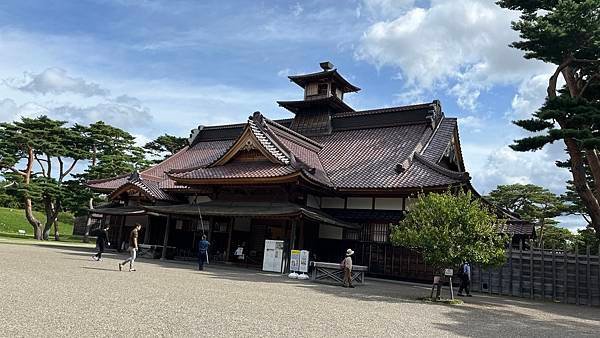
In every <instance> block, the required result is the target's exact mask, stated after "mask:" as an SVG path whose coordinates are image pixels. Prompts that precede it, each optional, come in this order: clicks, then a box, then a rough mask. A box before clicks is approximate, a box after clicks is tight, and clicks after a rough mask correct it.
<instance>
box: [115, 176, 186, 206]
mask: <svg viewBox="0 0 600 338" xmlns="http://www.w3.org/2000/svg"><path fill="white" fill-rule="evenodd" d="M128 187H133V188H137V189H139V190H141V191H142V192H143V193H144V194H146V195H147V196H148V197H150V198H151V199H154V200H163V201H175V200H176V199H175V198H173V196H171V195H169V194H168V193H166V192H165V191H163V190H162V189H161V188H160V187H159V181H153V180H149V179H145V178H143V177H142V176H141V175H140V174H138V173H133V174H131V175H130V176H129V177H127V180H126V181H125V182H123V183H122V184H121V185H120V186H118V187H116V188H115V189H114V190H113V191H112V193H111V195H110V198H111V199H112V198H113V197H114V196H116V195H118V194H119V193H120V192H121V191H122V190H123V189H127V188H128Z"/></svg>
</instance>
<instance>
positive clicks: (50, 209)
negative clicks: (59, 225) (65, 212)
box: [43, 198, 61, 241]
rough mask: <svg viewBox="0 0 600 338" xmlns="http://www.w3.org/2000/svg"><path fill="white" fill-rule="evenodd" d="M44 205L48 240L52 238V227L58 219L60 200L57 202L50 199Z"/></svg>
mask: <svg viewBox="0 0 600 338" xmlns="http://www.w3.org/2000/svg"><path fill="white" fill-rule="evenodd" d="M44 207H45V209H46V224H45V225H44V234H43V237H44V240H45V241H47V240H48V239H49V238H50V229H52V225H54V223H55V222H57V220H58V213H59V212H60V207H61V206H60V201H58V202H57V203H56V204H54V203H52V201H50V199H49V198H48V199H46V200H45V201H44Z"/></svg>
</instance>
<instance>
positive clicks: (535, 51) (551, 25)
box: [497, 0, 600, 65]
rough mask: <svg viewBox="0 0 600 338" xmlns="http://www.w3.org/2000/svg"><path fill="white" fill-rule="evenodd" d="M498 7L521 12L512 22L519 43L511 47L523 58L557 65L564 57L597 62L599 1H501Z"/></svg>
mask: <svg viewBox="0 0 600 338" xmlns="http://www.w3.org/2000/svg"><path fill="white" fill-rule="evenodd" d="M497 3H498V4H499V5H500V6H501V7H504V8H509V9H513V10H518V11H521V12H522V15H521V19H520V20H519V21H517V22H513V25H512V27H513V29H514V30H516V31H518V32H519V33H520V36H521V39H522V40H521V41H517V42H513V43H512V45H511V46H512V47H514V48H517V49H520V50H522V51H525V58H528V59H538V60H542V61H545V62H549V63H554V64H557V65H558V64H560V63H561V62H562V61H563V60H564V57H565V55H573V56H575V57H576V58H579V59H595V60H596V59H598V58H599V56H600V49H599V48H598V41H600V25H599V24H598V22H600V11H599V7H600V4H599V3H598V0H539V1H535V0H501V1H498V2H497Z"/></svg>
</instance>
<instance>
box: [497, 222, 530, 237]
mask: <svg viewBox="0 0 600 338" xmlns="http://www.w3.org/2000/svg"><path fill="white" fill-rule="evenodd" d="M498 232H501V233H504V234H508V235H526V236H533V237H535V228H534V226H533V223H531V222H525V221H508V222H507V223H506V224H504V225H502V226H501V227H500V229H498Z"/></svg>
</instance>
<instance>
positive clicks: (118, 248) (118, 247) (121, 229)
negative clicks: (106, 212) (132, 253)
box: [111, 215, 127, 252]
mask: <svg viewBox="0 0 600 338" xmlns="http://www.w3.org/2000/svg"><path fill="white" fill-rule="evenodd" d="M122 217H123V218H122V219H121V224H119V237H118V239H117V251H119V252H120V251H121V245H122V243H123V240H122V238H123V227H124V226H125V217H127V216H125V215H123V216H122ZM111 218H112V217H111Z"/></svg>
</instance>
